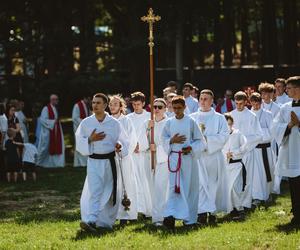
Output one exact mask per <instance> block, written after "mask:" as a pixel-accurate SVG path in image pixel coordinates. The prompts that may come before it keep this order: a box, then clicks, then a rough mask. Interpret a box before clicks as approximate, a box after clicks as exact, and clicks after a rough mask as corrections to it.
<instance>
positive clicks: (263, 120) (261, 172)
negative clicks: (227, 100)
mask: <svg viewBox="0 0 300 250" xmlns="http://www.w3.org/2000/svg"><path fill="white" fill-rule="evenodd" d="M252 111H253V112H254V113H255V114H256V116H257V118H258V120H259V122H260V126H261V128H262V132H263V138H262V140H261V141H260V142H259V143H260V144H261V143H271V142H272V140H273V137H272V134H271V127H272V123H273V116H272V113H271V112H269V111H267V110H264V109H260V110H258V111H254V110H252ZM254 155H255V164H254V169H253V185H252V198H253V199H256V200H261V201H266V200H267V199H268V198H269V196H270V192H271V191H272V187H273V181H274V168H275V154H274V152H273V150H272V147H268V148H267V156H268V162H269V167H270V174H271V178H272V181H270V182H267V176H266V171H265V167H264V161H263V156H262V149H261V148H255V149H254Z"/></svg>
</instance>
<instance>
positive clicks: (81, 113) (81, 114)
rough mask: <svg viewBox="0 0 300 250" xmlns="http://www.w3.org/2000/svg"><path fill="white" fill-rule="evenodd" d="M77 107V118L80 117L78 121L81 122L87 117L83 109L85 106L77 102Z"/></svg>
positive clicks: (81, 102)
mask: <svg viewBox="0 0 300 250" xmlns="http://www.w3.org/2000/svg"><path fill="white" fill-rule="evenodd" d="M77 105H78V107H79V113H80V114H79V116H80V119H81V120H82V119H84V118H86V117H87V116H88V114H87V113H86V111H85V108H84V106H85V104H84V103H83V101H79V102H77Z"/></svg>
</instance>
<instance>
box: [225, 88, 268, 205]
mask: <svg viewBox="0 0 300 250" xmlns="http://www.w3.org/2000/svg"><path fill="white" fill-rule="evenodd" d="M234 100H235V104H236V109H235V110H233V111H231V115H232V117H233V120H234V127H235V128H236V129H238V130H239V131H240V132H241V133H242V134H243V135H244V136H245V137H246V138H247V146H246V153H245V155H244V157H243V162H244V164H245V166H246V172H247V173H246V187H245V197H244V200H243V207H245V208H251V206H252V193H251V192H252V185H253V169H254V164H255V153H254V149H255V147H256V146H257V144H259V143H260V141H261V140H262V138H263V132H262V129H261V126H260V123H259V120H258V118H257V117H256V115H255V114H254V113H253V112H252V111H250V110H249V109H248V108H247V106H246V105H247V95H246V93H245V92H243V91H239V92H237V93H236V94H235V95H234Z"/></svg>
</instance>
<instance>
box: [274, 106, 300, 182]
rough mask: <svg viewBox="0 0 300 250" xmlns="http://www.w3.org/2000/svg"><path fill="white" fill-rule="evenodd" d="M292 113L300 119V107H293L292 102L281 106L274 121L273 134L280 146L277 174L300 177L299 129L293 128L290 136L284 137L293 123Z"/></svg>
mask: <svg viewBox="0 0 300 250" xmlns="http://www.w3.org/2000/svg"><path fill="white" fill-rule="evenodd" d="M291 111H294V112H295V113H296V115H297V116H298V119H300V107H292V102H289V103H286V104H284V105H282V106H281V108H280V111H279V113H278V114H277V116H276V117H275V119H274V123H273V128H272V133H273V135H274V136H275V139H276V142H277V143H278V145H279V154H278V160H277V168H276V170H275V174H277V175H279V176H285V177H297V176H299V175H300V153H299V148H300V132H299V127H296V126H294V127H292V129H291V132H290V134H289V135H286V136H285V135H284V134H285V131H286V128H287V125H288V123H289V122H290V121H291Z"/></svg>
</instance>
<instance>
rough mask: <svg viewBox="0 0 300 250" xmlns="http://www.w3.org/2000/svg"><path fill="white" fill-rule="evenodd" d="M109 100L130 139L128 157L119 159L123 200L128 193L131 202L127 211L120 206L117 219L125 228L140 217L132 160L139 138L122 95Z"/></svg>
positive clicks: (114, 113) (114, 115)
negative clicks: (129, 221)
mask: <svg viewBox="0 0 300 250" xmlns="http://www.w3.org/2000/svg"><path fill="white" fill-rule="evenodd" d="M109 99H110V101H109V110H110V112H111V115H112V116H113V117H114V118H115V119H117V120H118V121H119V122H120V124H121V126H122V128H123V129H124V131H125V133H126V135H127V136H128V138H129V145H128V155H127V156H125V157H122V158H120V157H119V158H120V159H119V160H120V162H121V169H120V172H121V171H122V175H123V178H121V177H122V176H121V173H120V175H119V178H118V186H119V187H122V189H121V192H122V198H124V196H125V191H126V195H127V196H128V199H129V200H130V207H129V210H127V209H125V207H124V206H123V204H122V203H120V204H119V210H118V215H117V219H118V220H120V225H122V226H124V225H126V224H127V221H128V220H136V219H137V215H138V213H137V183H136V177H135V172H134V162H133V159H132V155H133V154H134V149H135V147H136V144H137V138H136V133H135V130H134V126H133V124H132V122H131V120H130V119H129V118H128V117H127V116H125V114H126V103H125V100H124V99H123V98H122V97H121V96H120V95H113V96H109ZM123 185H124V189H123Z"/></svg>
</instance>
